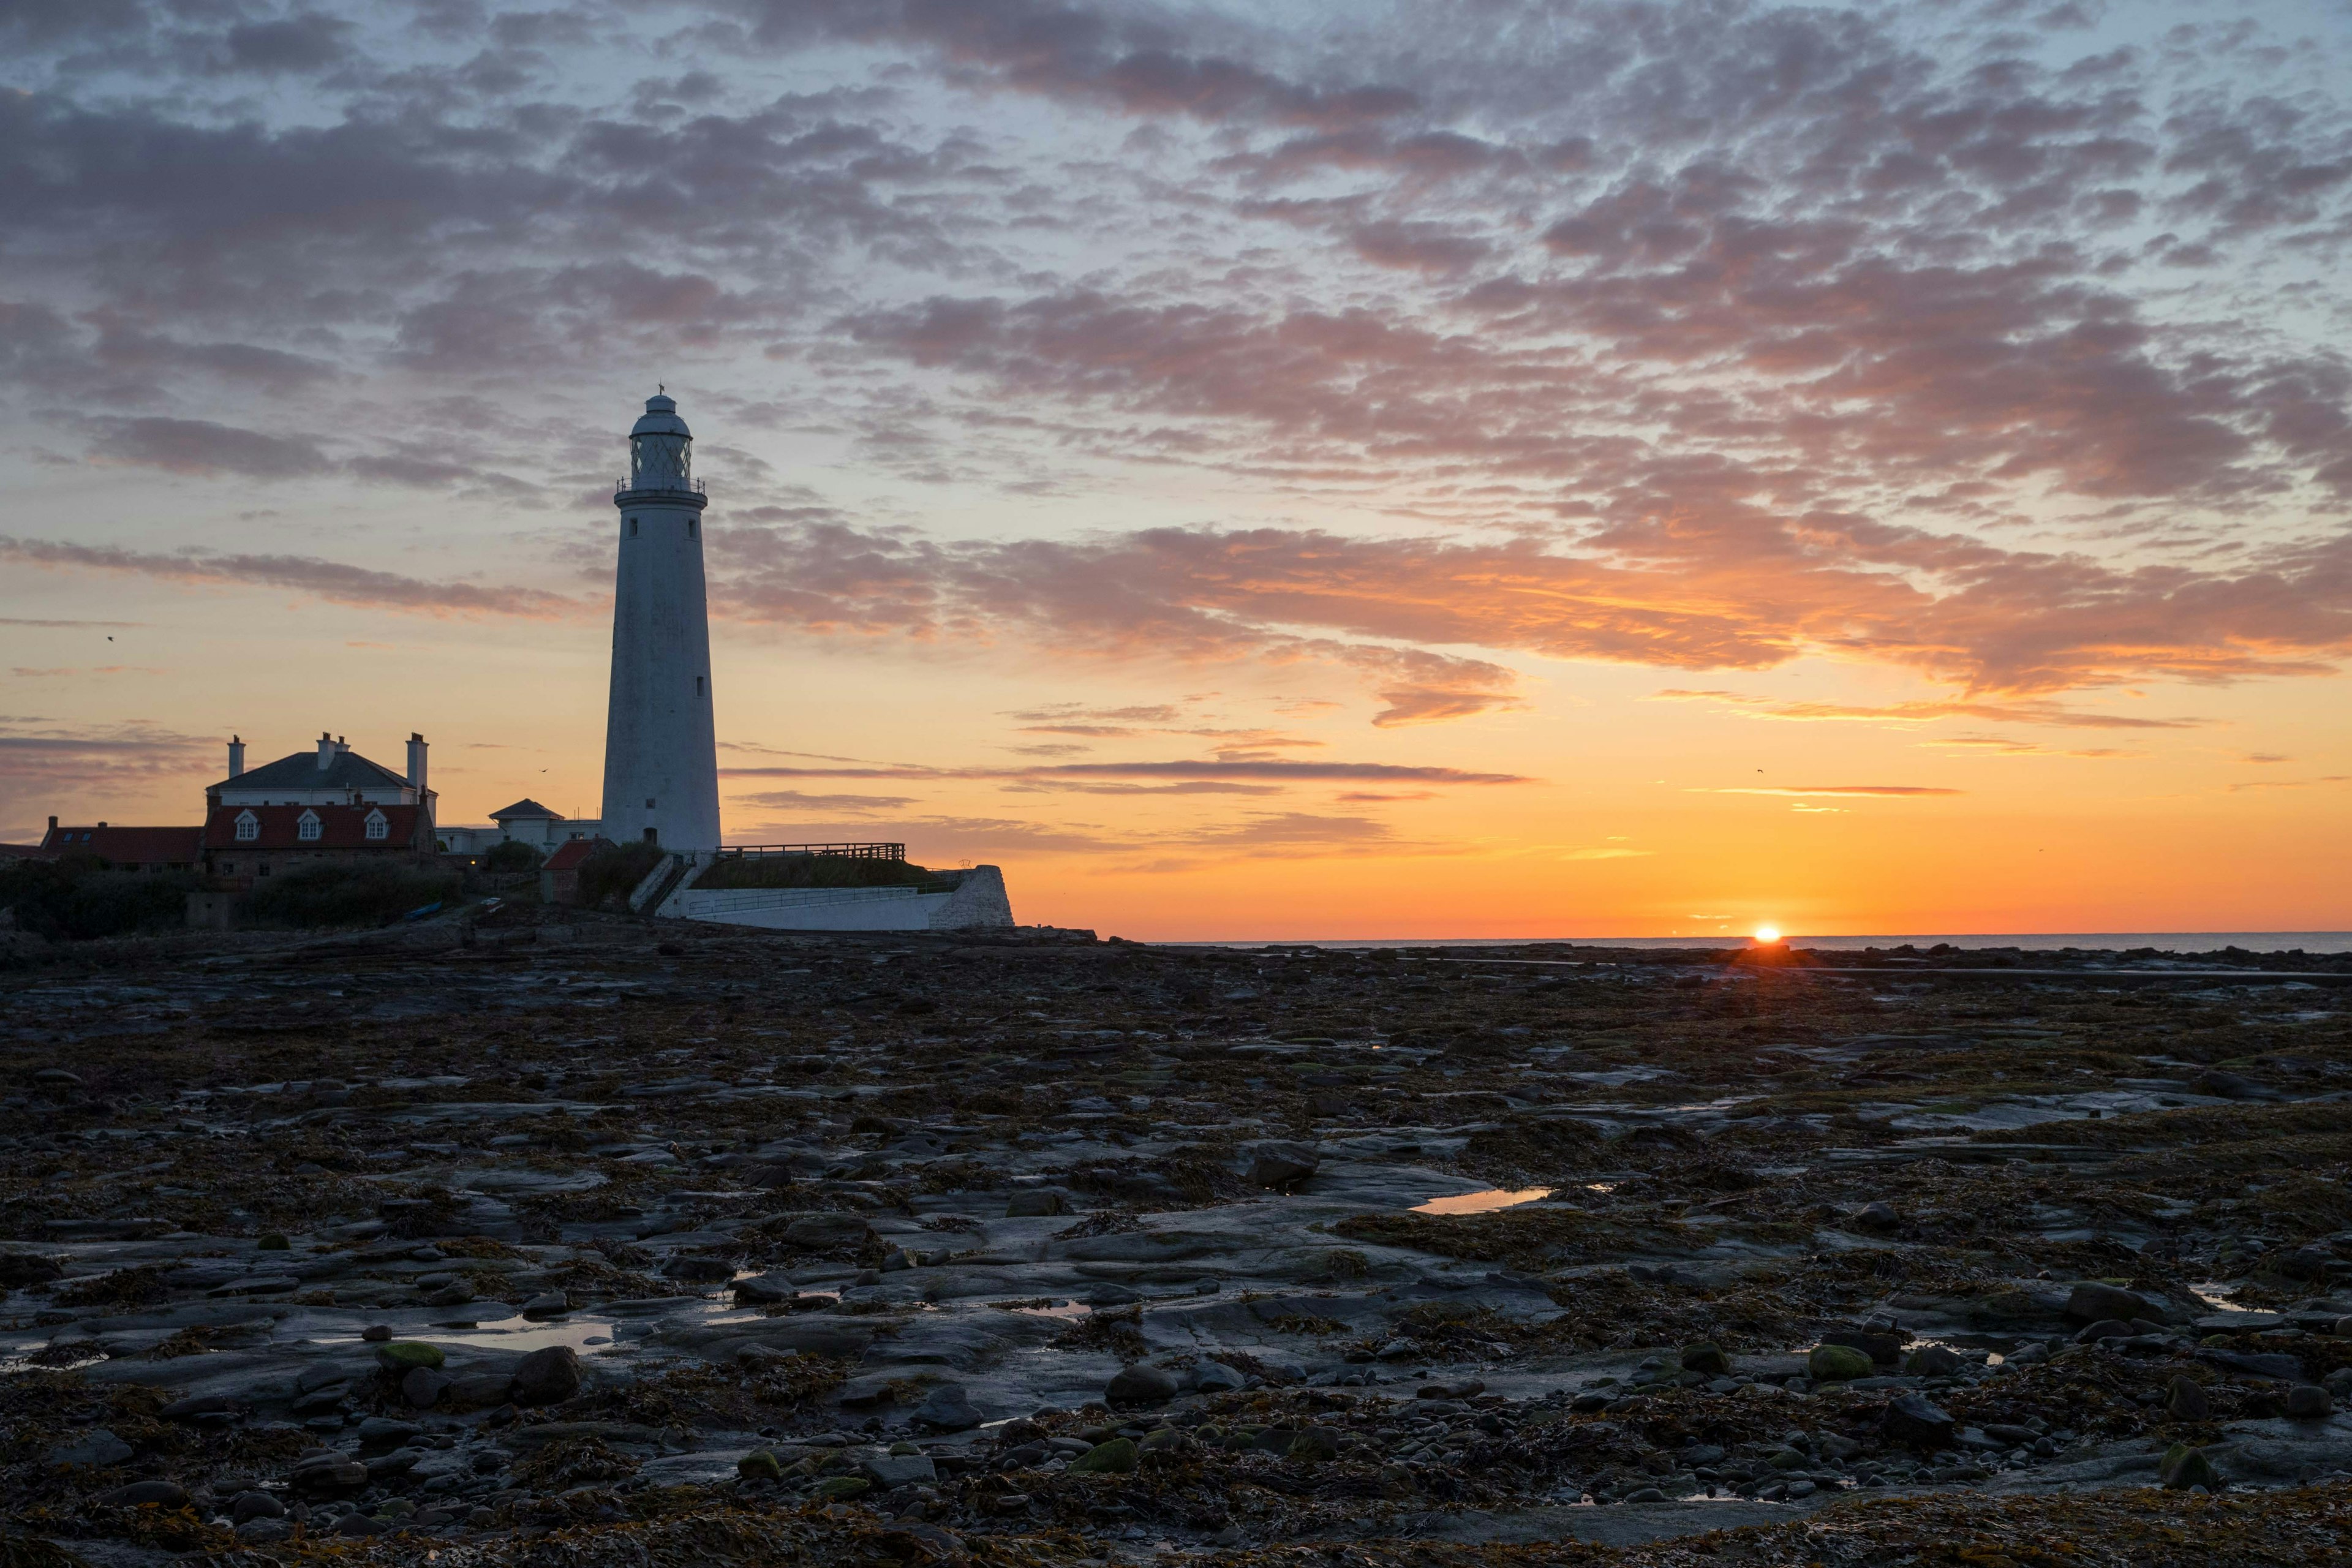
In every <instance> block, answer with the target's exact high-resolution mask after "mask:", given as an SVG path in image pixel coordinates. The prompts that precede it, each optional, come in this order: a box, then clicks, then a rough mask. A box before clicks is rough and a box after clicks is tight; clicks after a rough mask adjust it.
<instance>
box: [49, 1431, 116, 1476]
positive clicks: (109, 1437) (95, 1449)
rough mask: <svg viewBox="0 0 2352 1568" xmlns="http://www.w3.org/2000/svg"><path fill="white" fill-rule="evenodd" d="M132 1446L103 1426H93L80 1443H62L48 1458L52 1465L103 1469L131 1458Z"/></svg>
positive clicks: (52, 1449) (51, 1450)
mask: <svg viewBox="0 0 2352 1568" xmlns="http://www.w3.org/2000/svg"><path fill="white" fill-rule="evenodd" d="M130 1458H131V1445H130V1444H128V1443H126V1442H124V1441H123V1440H122V1439H121V1438H120V1437H118V1436H115V1435H114V1434H113V1433H111V1432H110V1431H108V1430H107V1429H106V1428H105V1427H103V1426H93V1427H91V1428H90V1429H89V1431H88V1432H86V1433H84V1434H83V1435H82V1438H81V1440H80V1441H79V1442H78V1443H60V1444H58V1446H57V1447H54V1448H51V1449H50V1450H49V1451H48V1454H47V1462H48V1463H49V1464H52V1465H57V1466H65V1465H90V1466H94V1467H97V1468H104V1467H106V1466H109V1465H120V1464H123V1463H125V1462H127V1461H128V1460H129V1459H130Z"/></svg>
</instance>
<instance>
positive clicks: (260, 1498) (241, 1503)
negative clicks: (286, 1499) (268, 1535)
mask: <svg viewBox="0 0 2352 1568" xmlns="http://www.w3.org/2000/svg"><path fill="white" fill-rule="evenodd" d="M228 1517H229V1522H230V1523H232V1524H243V1523H245V1522H246V1521H247V1520H254V1519H284V1518H285V1517H286V1505H285V1504H284V1503H282V1502H279V1501H278V1499H277V1498H276V1497H274V1496H272V1495H271V1494H270V1493H268V1492H266V1491H263V1490H261V1489H259V1488H255V1489H252V1490H250V1491H241V1492H239V1493H237V1494H236V1497H234V1498H232V1499H230V1500H229V1505H228Z"/></svg>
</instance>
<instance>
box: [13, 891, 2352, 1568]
mask: <svg viewBox="0 0 2352 1568" xmlns="http://www.w3.org/2000/svg"><path fill="white" fill-rule="evenodd" d="M505 918H506V920H507V921H509V923H507V924H505V925H502V926H501V925H496V924H494V923H489V922H485V923H483V924H481V925H480V926H479V927H478V928H476V927H459V926H456V925H442V926H436V925H434V924H432V923H431V922H427V923H426V924H425V925H424V926H421V927H418V928H404V929H402V930H399V931H391V932H385V933H372V934H365V935H353V936H349V937H339V938H334V939H329V940H323V941H320V940H310V941H303V940H298V939H293V938H279V937H260V936H250V935H225V936H215V937H209V938H194V937H191V938H187V939H173V940H171V941H163V942H154V941H150V942H138V943H121V944H113V943H104V944H88V945H86V946H83V947H79V948H72V949H58V950H53V951H51V952H46V953H35V954H33V955H31V956H30V957H28V958H25V959H23V961H22V963H20V965H19V967H17V968H15V969H13V970H8V971H5V972H0V1057H4V1058H5V1059H0V1086H5V1089H0V1287H5V1289H6V1292H7V1294H6V1296H5V1303H0V1356H5V1358H6V1359H5V1374H0V1431H4V1432H5V1439H0V1445H5V1446H0V1485H5V1489H6V1493H7V1500H6V1507H7V1515H8V1525H7V1530H8V1532H9V1536H10V1540H9V1542H8V1544H7V1550H8V1552H10V1553H11V1557H10V1561H12V1562H14V1561H16V1559H17V1558H18V1557H22V1558H23V1559H24V1560H25V1561H26V1562H33V1561H41V1562H52V1561H54V1562H58V1563H64V1562H68V1561H71V1560H72V1557H73V1556H76V1555H78V1556H79V1558H80V1560H82V1561H84V1562H86V1563H91V1564H93V1565H99V1564H115V1563H121V1564H125V1565H128V1564H131V1563H140V1564H146V1563H159V1562H161V1561H162V1560H163V1554H167V1553H183V1554H184V1553H191V1552H195V1553H203V1554H206V1555H220V1554H228V1553H235V1552H244V1551H247V1550H252V1551H254V1552H263V1551H266V1552H268V1554H269V1555H270V1556H271V1557H272V1558H274V1559H275V1560H277V1561H278V1563H281V1564H283V1563H291V1562H293V1561H294V1560H296V1559H298V1558H301V1557H304V1556H305V1555H307V1554H310V1553H313V1552H315V1553H318V1554H320V1555H321V1556H325V1555H334V1556H350V1555H352V1554H354V1553H358V1554H362V1555H365V1556H366V1557H368V1558H369V1559H370V1560H372V1561H373V1560H379V1559H380V1560H383V1561H386V1562H390V1561H394V1560H396V1561H399V1562H401V1563H410V1562H414V1563H420V1564H422V1563H426V1562H428V1561H430V1562H436V1563H439V1562H443V1561H444V1560H445V1559H446V1560H447V1561H449V1562H456V1563H464V1564H466V1565H467V1568H473V1565H474V1564H478V1563H490V1562H493V1561H496V1562H504V1561H507V1560H508V1559H509V1558H511V1559H512V1560H513V1561H516V1562H518V1563H520V1562H522V1561H523V1560H524V1559H525V1558H527V1557H529V1558H530V1560H531V1561H534V1562H537V1561H541V1560H543V1559H542V1558H541V1557H539V1556H533V1555H532V1554H533V1553H535V1552H541V1551H542V1548H541V1544H540V1543H541V1542H547V1541H549V1540H550V1539H551V1537H560V1538H561V1540H562V1542H564V1543H565V1544H564V1545H563V1547H562V1552H564V1553H565V1554H567V1555H566V1559H565V1560H566V1561H574V1560H588V1559H593V1560H595V1561H604V1560H605V1559H607V1558H609V1559H610V1560H611V1561H613V1562H614V1563H619V1562H622V1561H627V1562H632V1563H635V1562H643V1561H649V1560H656V1561H663V1562H667V1561H672V1560H676V1561H679V1562H685V1561H689V1560H691V1561H698V1562H699V1561H710V1560H714V1559H715V1560H721V1561H730V1562H732V1561H742V1562H745V1563H751V1562H753V1561H761V1562H772V1561H782V1560H793V1561H807V1562H813V1563H835V1562H839V1563H868V1562H887V1563H964V1562H970V1563H1007V1564H1010V1563H1032V1562H1034V1563H1080V1562H1090V1561H1091V1562H1101V1561H1105V1560H1110V1561H1131V1562H1137V1563H1143V1562H1151V1561H1155V1560H1157V1559H1158V1557H1159V1555H1160V1554H1161V1553H1163V1552H1168V1551H1175V1550H1181V1551H1184V1552H1192V1553H1196V1554H1199V1555H1201V1556H1202V1558H1203V1560H1206V1561H1214V1562H1226V1561H1230V1562H1234V1563H1240V1562H1244V1561H1258V1560H1264V1561H1268V1562H1274V1561H1286V1562H1296V1561H1302V1560H1304V1559H1301V1558H1299V1557H1298V1556H1297V1552H1299V1551H1300V1550H1301V1549H1311V1553H1312V1555H1313V1556H1314V1557H1315V1558H1316V1559H1318V1560H1327V1561H1350V1562H1364V1563H1387V1562H1391V1561H1393V1562H1399V1563H1402V1562H1407V1561H1462V1562H1475V1561H1487V1560H1489V1559H1491V1560H1493V1561H1496V1562H1501V1561H1504V1560H1505V1559H1506V1557H1507V1559H1508V1560H1509V1561H1512V1562H1520V1563H1524V1562H1529V1561H1549V1560H1550V1559H1549V1557H1547V1556H1546V1555H1544V1554H1545V1553H1547V1552H1549V1553H1554V1554H1556V1555H1557V1556H1558V1559H1559V1561H1562V1562H1569V1561H1576V1562H1586V1561H1594V1560H1596V1559H1595V1558H1594V1557H1593V1556H1592V1551H1593V1550H1595V1549H1596V1548H1597V1549H1599V1550H1601V1552H1602V1553H1603V1556H1602V1557H1601V1559H1598V1560H1606V1561H1622V1562H1624V1563H1667V1562H1683V1561H1699V1560H1707V1559H1712V1558H1715V1557H1717V1556H1718V1555H1719V1554H1721V1553H1723V1552H1732V1551H1733V1549H1734V1548H1735V1547H1736V1548H1737V1552H1736V1554H1735V1556H1734V1557H1733V1559H1732V1560H1738V1561H1745V1562H1760V1563H1781V1562H1788V1563H1796V1562H1810V1561H1815V1560H1820V1559H1821V1555H1822V1545H1821V1542H1822V1540H1824V1539H1829V1538H1827V1537H1823V1536H1822V1535H1821V1534H1820V1533H1819V1531H1814V1532H1813V1533H1811V1534H1808V1532H1807V1530H1808V1525H1809V1524H1818V1523H1819V1522H1821V1521H1822V1518H1823V1517H1825V1515H1824V1510H1833V1517H1834V1519H1835V1521H1836V1523H1837V1533H1836V1535H1835V1537H1834V1539H1835V1540H1836V1541H1837V1542H1840V1543H1841V1544H1840V1545H1839V1546H1838V1548H1837V1549H1838V1550H1840V1551H1845V1552H1848V1553H1849V1558H1848V1559H1842V1560H1851V1561H1855V1562H1864V1561H1867V1562H1873V1563H1880V1562H1884V1563H1910V1562H1921V1563H1925V1562H1929V1561H1943V1560H1945V1559H1944V1558H1940V1557H1933V1556H1929V1555H1923V1554H1924V1553H1927V1552H1949V1551H1958V1550H1961V1549H1962V1548H1971V1549H1973V1548H1974V1547H1976V1546H1981V1547H1982V1549H1983V1551H1984V1552H1991V1551H1994V1550H1996V1549H1999V1548H2000V1543H2001V1542H2024V1543H2031V1542H2036V1541H2039V1540H2043V1539H2048V1538H2053V1537H2059V1536H2063V1537H2064V1538H2066V1539H2070V1540H2074V1541H2076V1542H2092V1541H2095V1542H2102V1543H2110V1544H2112V1547H2113V1551H2114V1552H2115V1553H2116V1554H2115V1555H2114V1557H2113V1560H2114V1561H2116V1562H2125V1561H2136V1560H2141V1559H2135V1558H2133V1557H2132V1556H2130V1552H2132V1551H2133V1550H2137V1548H2135V1547H2134V1545H2133V1543H2134V1542H2152V1543H2170V1544H2169V1545H2155V1546H2149V1547H2147V1550H2158V1551H2162V1550H2170V1551H2173V1552H2176V1553H2179V1552H2188V1553H2189V1554H2190V1555H2191V1556H2193V1557H2194V1558H2195V1560H2198V1561H2204V1562H2215V1563H2232V1562H2248V1563H2252V1562H2268V1561H2284V1560H2298V1561H2299V1560H2302V1559H2300V1558H2294V1559H2289V1558H2287V1557H2284V1556H2278V1555H2275V1554H2276V1553H2279V1552H2287V1551H2289V1550H2290V1548H2291V1547H2292V1548H2294V1550H2301V1548H2300V1547H2294V1543H2295V1542H2305V1543H2307V1542H2311V1541H2314V1540H2318V1539H2322V1538H2324V1537H2326V1534H2327V1532H2328V1531H2334V1532H2335V1537H2334V1538H2335V1539H2339V1540H2340V1539H2343V1538H2344V1531H2345V1530H2346V1528H2347V1523H2348V1522H2352V1521H2347V1508H2352V1482H2347V1480H2346V1479H2343V1478H2344V1476H2345V1472H2346V1471H2347V1468H2352V1417H2347V1415H2343V1414H2340V1413H2339V1412H2340V1411H2341V1410H2342V1409H2343V1407H2344V1405H2345V1403H2346V1400H2347V1397H2352V1335H2347V1334H2346V1333H2344V1332H2341V1331H2340V1330H2341V1329H2342V1328H2343V1327H2344V1325H2345V1324H2346V1323H2347V1320H2352V1194H2347V1188H2346V1186H2345V1181H2346V1178H2347V1173H2352V1108H2347V1105H2346V1103H2345V1101H2346V1100H2347V1097H2352V1029H2347V1011H2346V1007H2345V1002H2346V999H2347V992H2346V991H2345V990H2344V989H2342V988H2340V987H2336V986H2334V985H2332V984H2331V985H2327V986H2324V987H2323V986H2319V985H2315V984H2287V985H2281V984H2252V983H2247V982H2245V981H2243V980H2217V979H2214V978H2211V977H2210V976H2204V975H2200V974H2198V973H2194V972H2196V971H2200V970H2210V969H2218V968H2227V969H2232V970H2239V971H2249V970H2252V971H2265V970H2267V971H2273V972H2280V973H2292V972H2294V971H2298V970H2301V971H2314V972H2324V973H2322V974H2321V978H2323V979H2325V978H2329V977H2331V976H2332V974H2333V973H2334V972H2333V971H2331V970H2330V966H2331V965H2342V966H2346V967H2352V965H2346V964H2345V961H2342V960H2335V959H2324V958H2308V957H2304V956H2301V955H2286V954H2282V955H2264V954H2250V953H2239V952H2232V953H2226V954H2207V955H2177V954H2176V955H2167V954H2157V953H2145V954H2122V955H2118V954H2105V953H2101V954H2087V953H2083V954H2069V953H2046V952H2037V953H2032V954H2000V953H1990V954H1988V953H1983V952H1971V953H1953V952H1902V951H1896V952H1886V953H1868V954H1852V953H1840V954H1835V955H1832V956H1833V958H1834V964H1833V967H1835V968H1837V969H1838V970H1839V971H1841V973H1836V974H1821V973H1790V970H1791V969H1792V968H1801V967H1805V966H1806V965H1807V963H1808V961H1807V960H1806V958H1805V955H1802V954H1798V955H1794V957H1792V958H1789V959H1786V960H1783V961H1779V962H1774V961H1772V960H1770V959H1769V957H1759V955H1754V954H1733V953H1723V952H1625V951H1614V950H1607V949H1595V948H1586V947H1568V946H1564V945H1560V944H1540V945H1531V946H1520V947H1497V948H1494V949H1480V950H1462V949H1444V950H1436V949H1427V950H1404V951H1387V952H1344V951H1317V950H1312V949H1275V950H1265V951H1236V950H1204V949H1169V948H1151V947H1146V946H1141V945H1138V944H1132V943H1124V942H1093V941H1091V940H1087V939H1084V938H1083V937H1082V935H1078V934H1074V933H1052V932H1018V933H1007V934H1005V935H1003V936H1002V937H997V938H992V939H991V940H987V941H975V940H968V939H965V938H961V937H936V938H934V937H901V936H890V937H876V938H866V937H832V938H827V937H811V936H803V935H786V934H763V933H755V932H742V931H717V930H700V929H688V930H683V931H680V930H677V929H675V928H668V927H664V928H660V929H656V928H655V927H653V926H650V925H646V924H643V923H638V922H632V921H619V920H612V921H593V920H592V921H575V922H573V923H568V924H553V923H533V921H532V917H531V915H530V911H527V910H526V911H518V912H513V913H509V915H508V916H506V917H505ZM2003 968H2014V969H2019V970H2021V971H2022V970H2030V971H2031V972H2032V973H2031V974H2030V975H2024V976H2021V977H2020V978H2016V979H2008V980H2004V979H2002V978H2001V976H2000V971H2001V970H2002V969H2003ZM1955 969H1956V970H1960V971H1963V972H1964V973H1960V974H1958V975H1955V974H1949V973H1943V972H1944V971H1946V970H1955ZM2174 971H2179V972H2180V975H2179V977H2177V978H2173V977H2170V976H2171V975H2172V972H2174ZM2257 1494H2258V1495H2259V1497H2260V1503H2259V1506H2258V1507H2254V1508H2247V1507H2244V1506H2242V1503H2243V1500H2244V1499H2246V1498H2248V1497H2249V1496H2253V1495H2257ZM1723 1531H1729V1532H1730V1533H1728V1534H1725V1533H1722V1532H1723ZM1588 1543H1591V1544H1588ZM2099 1549H2101V1550H2106V1549H2107V1546H2106V1545H2102V1546H2101V1547H2100V1548H2099ZM41 1552H50V1553H52V1554H54V1555H53V1556H52V1557H48V1558H43V1557H40V1556H39V1553H41ZM436 1552H437V1553H441V1554H442V1556H440V1557H434V1556H432V1555H431V1554H433V1553H436ZM450 1552H459V1553H461V1554H463V1555H461V1556H459V1557H457V1558H449V1557H448V1555H447V1554H448V1553H450ZM1529 1552H1534V1553H1536V1554H1537V1555H1535V1556H1533V1557H1530V1556H1529V1555H1528V1553H1529ZM1686 1552H1697V1553H1699V1554H1700V1555H1699V1556H1697V1557H1686V1556H1685V1555H1677V1553H1686ZM2265 1552H2272V1553H2273V1555H2271V1556H2265V1555H2263V1553H2265ZM1497 1554H1500V1555H1497ZM256 1560H257V1559H256ZM544 1560H547V1561H552V1559H544ZM1981 1560H1984V1561H1998V1560H1999V1559H1998V1558H1996V1557H1992V1556H1983V1557H1982V1558H1981ZM2018 1560H2019V1561H2030V1560H2032V1559H2030V1558H2023V1557H2021V1558H2019V1559H2018ZM2105 1560H2106V1559H2101V1558H2096V1557H2093V1556H2084V1557H2083V1558H2082V1559H2081V1561H2084V1562H2094V1561H2105ZM2147 1560H2153V1559H2147Z"/></svg>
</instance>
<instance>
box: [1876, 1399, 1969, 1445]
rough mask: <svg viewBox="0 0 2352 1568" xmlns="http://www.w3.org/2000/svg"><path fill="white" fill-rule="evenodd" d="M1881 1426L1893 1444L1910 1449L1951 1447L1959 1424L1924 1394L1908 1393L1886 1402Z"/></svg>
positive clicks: (1887, 1438)
mask: <svg viewBox="0 0 2352 1568" xmlns="http://www.w3.org/2000/svg"><path fill="white" fill-rule="evenodd" d="M1878 1426H1879V1430H1880V1431H1881V1432H1883V1433H1885V1436H1886V1440H1887V1441H1888V1442H1890V1443H1899V1444H1901V1445H1903V1446H1904V1447H1907V1448H1944V1447H1950V1446H1951V1442H1952V1436H1953V1434H1954V1433H1955V1432H1956V1431H1958V1427H1959V1423H1958V1422H1957V1421H1955V1420H1953V1419H1952V1417H1951V1415H1949V1413H1948V1412H1946V1411H1945V1410H1944V1409H1942V1408H1941V1407H1940V1406H1938V1405H1933V1404H1931V1403H1929V1402H1928V1401H1927V1399H1926V1398H1925V1397H1923V1396H1921V1395H1919V1394H1901V1395H1898V1396H1897V1397H1895V1399H1892V1400H1889V1401H1888V1402H1887V1405H1886V1413H1885V1415H1882V1416H1880V1417H1879V1423H1878Z"/></svg>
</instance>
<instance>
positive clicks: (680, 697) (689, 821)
mask: <svg viewBox="0 0 2352 1568" xmlns="http://www.w3.org/2000/svg"><path fill="white" fill-rule="evenodd" d="M693 453H694V436H693V433H692V432H691V431H689V430H688V429H687V427H686V421H685V420H683V419H680V418H679V417H678V416H677V402H676V401H675V400H674V399H672V398H669V397H667V396H664V395H655V396H652V397H648V398H647V399H646V412H645V417H643V418H642V419H639V420H638V421H637V423H636V426H635V428H633V429H632V430H630V432H629V477H628V478H627V479H624V480H622V481H621V483H620V484H619V485H618V486H617V487H616V488H615V489H614V492H613V505H614V507H615V508H617V509H618V510H619V511H620V514H621V517H620V529H621V533H620V551H619V564H618V566H617V568H616V569H615V571H614V580H613V689H612V700H611V704H610V706H609V707H608V708H607V709H606V710H605V719H604V836H605V837H608V838H611V839H614V840H615V841H617V842H619V843H624V844H626V843H630V842H634V841H642V842H645V843H647V844H658V845H660V846H661V847H663V848H665V849H670V850H676V851H679V852H681V853H692V852H697V851H701V852H706V853H707V852H708V851H709V850H711V849H714V848H716V847H718V845H719V741H718V730H717V727H716V726H715V725H714V723H713V722H712V720H711V715H710V708H711V691H710V621H709V611H708V609H707V607H706V605H705V603H704V597H703V589H702V509H703V507H704V506H705V505H706V504H707V502H706V500H705V498H704V496H703V493H702V482H701V481H700V480H699V479H695V478H694V477H693V475H694V468H693Z"/></svg>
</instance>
